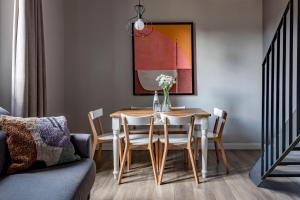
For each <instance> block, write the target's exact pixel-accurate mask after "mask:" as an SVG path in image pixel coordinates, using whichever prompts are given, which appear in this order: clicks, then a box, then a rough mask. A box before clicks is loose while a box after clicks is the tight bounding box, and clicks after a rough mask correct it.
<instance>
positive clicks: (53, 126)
mask: <svg viewBox="0 0 300 200" xmlns="http://www.w3.org/2000/svg"><path fill="white" fill-rule="evenodd" d="M0 126H2V127H3V130H4V132H5V134H6V140H7V145H8V150H9V153H10V156H11V165H10V166H9V168H8V171H7V173H8V174H12V173H16V172H18V171H22V170H25V169H28V168H29V167H31V166H32V165H33V164H34V163H35V162H37V161H39V162H40V161H42V162H44V163H45V165H46V166H47V167H49V166H53V165H57V164H62V163H67V162H72V161H75V160H78V159H80V157H79V156H78V155H75V149H74V146H73V144H72V143H71V141H70V132H69V130H68V128H67V120H66V118H65V117H63V116H61V117H44V118H20V117H11V116H4V115H2V116H0Z"/></svg>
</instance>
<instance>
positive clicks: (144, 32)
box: [127, 0, 153, 37]
mask: <svg viewBox="0 0 300 200" xmlns="http://www.w3.org/2000/svg"><path fill="white" fill-rule="evenodd" d="M134 10H135V12H136V16H134V17H132V18H130V19H129V20H128V24H127V31H128V32H129V34H130V35H131V36H136V37H146V36H148V35H150V34H151V33H152V31H153V28H152V26H151V25H152V23H151V22H150V21H149V20H148V19H146V18H145V17H144V16H143V15H144V13H145V11H146V9H145V7H144V6H143V5H142V4H141V1H140V0H139V4H137V5H135V6H134ZM146 25H147V26H146Z"/></svg>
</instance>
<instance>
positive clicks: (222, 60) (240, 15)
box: [65, 0, 263, 146]
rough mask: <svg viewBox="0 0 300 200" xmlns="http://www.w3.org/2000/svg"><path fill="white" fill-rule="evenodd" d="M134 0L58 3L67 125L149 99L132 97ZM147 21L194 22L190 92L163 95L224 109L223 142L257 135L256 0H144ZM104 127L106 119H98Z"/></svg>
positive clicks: (84, 126)
mask: <svg viewBox="0 0 300 200" xmlns="http://www.w3.org/2000/svg"><path fill="white" fill-rule="evenodd" d="M135 4H136V1H134V0H123V1H118V0H113V1H96V0H91V1H88V3H87V2H86V1H83V0H72V1H71V0H66V1H65V11H66V12H65V25H66V26H65V67H66V71H65V93H66V96H65V111H66V113H67V115H68V119H69V121H70V125H71V128H72V130H76V131H85V130H88V129H89V128H88V123H87V112H88V111H89V110H92V109H95V108H98V107H104V109H105V113H106V114H107V115H108V114H109V113H110V112H112V111H114V110H117V109H119V108H122V107H125V106H131V105H143V106H151V102H152V97H136V96H133V95H132V68H131V67H132V60H131V56H132V55H131V38H130V37H129V36H128V34H127V32H126V29H125V25H126V23H127V19H128V18H129V17H131V16H132V15H133V14H134V10H133V7H132V6H133V5H135ZM144 4H145V6H146V8H147V13H146V14H147V16H148V17H149V18H151V19H152V21H157V22H159V21H170V22H174V21H192V22H194V23H195V35H196V37H195V44H196V51H195V61H196V62H195V63H196V66H195V70H196V74H197V78H196V86H197V87H196V88H197V95H195V96H179V97H171V101H172V102H173V104H176V105H179V106H180V105H186V106H188V107H201V108H203V109H206V110H208V111H210V112H212V111H213V107H215V106H216V107H220V108H223V109H225V110H227V111H228V112H229V121H228V126H227V127H226V130H225V135H226V137H225V140H226V142H227V143H245V144H244V145H245V146H247V145H248V146H251V145H252V144H253V143H257V142H259V141H260V113H261V111H260V109H261V102H260V99H261V97H260V83H261V78H260V77H261V74H260V66H261V62H262V54H263V50H262V42H263V41H262V31H263V30H262V29H263V27H262V2H261V0H226V1H224V0H209V1H207V0H186V1H182V0H163V1H162V0H151V1H144ZM105 126H106V127H107V128H110V126H111V124H110V120H109V118H108V117H106V119H105Z"/></svg>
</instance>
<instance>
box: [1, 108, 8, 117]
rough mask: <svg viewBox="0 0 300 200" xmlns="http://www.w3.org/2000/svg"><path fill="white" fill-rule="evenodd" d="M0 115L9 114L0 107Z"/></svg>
mask: <svg viewBox="0 0 300 200" xmlns="http://www.w3.org/2000/svg"><path fill="white" fill-rule="evenodd" d="M1 115H9V112H8V111H7V110H5V109H4V108H1V107H0V116H1Z"/></svg>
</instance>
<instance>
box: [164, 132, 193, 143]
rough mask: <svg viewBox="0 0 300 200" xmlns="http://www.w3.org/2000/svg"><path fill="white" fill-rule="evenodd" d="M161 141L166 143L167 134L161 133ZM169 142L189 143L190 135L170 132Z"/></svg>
mask: <svg viewBox="0 0 300 200" xmlns="http://www.w3.org/2000/svg"><path fill="white" fill-rule="evenodd" d="M159 141H160V142H161V143H165V136H164V135H160V136H159ZM169 143H170V144H175V145H181V144H187V143H188V135H187V134H170V135H169Z"/></svg>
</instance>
